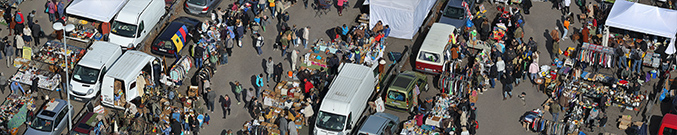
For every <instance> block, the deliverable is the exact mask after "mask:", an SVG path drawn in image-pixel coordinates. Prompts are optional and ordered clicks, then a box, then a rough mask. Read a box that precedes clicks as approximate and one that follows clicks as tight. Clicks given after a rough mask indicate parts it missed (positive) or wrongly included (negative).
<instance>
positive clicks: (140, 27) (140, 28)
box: [136, 21, 143, 37]
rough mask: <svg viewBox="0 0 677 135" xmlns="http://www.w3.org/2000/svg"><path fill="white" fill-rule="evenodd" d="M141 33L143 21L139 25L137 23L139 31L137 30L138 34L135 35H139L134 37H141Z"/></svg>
mask: <svg viewBox="0 0 677 135" xmlns="http://www.w3.org/2000/svg"><path fill="white" fill-rule="evenodd" d="M141 32H143V21H141V23H139V29H138V32H136V33H139V34H137V35H136V37H139V35H141Z"/></svg>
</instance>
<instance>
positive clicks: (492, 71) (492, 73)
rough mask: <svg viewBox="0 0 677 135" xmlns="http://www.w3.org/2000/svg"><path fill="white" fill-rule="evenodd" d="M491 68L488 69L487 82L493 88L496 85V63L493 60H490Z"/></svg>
mask: <svg viewBox="0 0 677 135" xmlns="http://www.w3.org/2000/svg"><path fill="white" fill-rule="evenodd" d="M490 64H491V68H490V69H489V83H490V84H491V88H494V86H496V77H497V76H498V68H497V67H496V64H494V63H493V62H490Z"/></svg>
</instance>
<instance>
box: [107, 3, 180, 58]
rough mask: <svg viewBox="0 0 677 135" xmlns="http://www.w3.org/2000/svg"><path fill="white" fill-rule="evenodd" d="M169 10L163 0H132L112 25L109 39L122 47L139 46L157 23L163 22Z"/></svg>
mask: <svg viewBox="0 0 677 135" xmlns="http://www.w3.org/2000/svg"><path fill="white" fill-rule="evenodd" d="M165 13H167V11H166V10H165V1H163V0H131V1H129V2H127V4H126V5H125V7H123V8H122V10H120V13H118V15H117V17H115V20H114V21H113V23H112V25H111V34H110V37H109V41H110V42H111V43H115V44H118V45H120V46H122V48H127V49H130V48H136V47H139V46H140V45H141V44H142V43H143V41H144V40H145V39H146V37H147V36H148V35H149V33H150V32H152V31H153V30H155V27H156V24H162V23H164V22H161V20H164V18H165V16H166V14H165Z"/></svg>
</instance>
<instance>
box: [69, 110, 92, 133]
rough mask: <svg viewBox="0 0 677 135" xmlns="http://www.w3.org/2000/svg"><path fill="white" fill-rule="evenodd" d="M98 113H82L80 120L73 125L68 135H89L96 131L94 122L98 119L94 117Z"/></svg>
mask: <svg viewBox="0 0 677 135" xmlns="http://www.w3.org/2000/svg"><path fill="white" fill-rule="evenodd" d="M97 115H99V114H97V113H93V112H87V114H85V115H83V116H82V118H81V119H80V121H78V123H76V124H75V125H73V130H71V133H70V135H90V134H92V133H95V132H97V131H96V129H95V128H96V124H98V123H99V121H98V120H97V119H96V116H97Z"/></svg>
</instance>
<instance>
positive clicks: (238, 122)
mask: <svg viewBox="0 0 677 135" xmlns="http://www.w3.org/2000/svg"><path fill="white" fill-rule="evenodd" d="M44 2H45V1H44V0H33V1H25V2H24V3H23V4H21V5H20V8H21V9H22V10H23V11H24V14H25V15H27V14H28V10H26V9H36V11H38V14H37V16H36V19H37V20H40V21H41V22H40V25H41V26H42V28H43V30H44V31H45V32H46V33H51V32H52V31H53V30H52V28H51V24H50V23H49V21H47V20H48V17H47V14H45V13H43V12H40V11H42V10H44V7H43V5H44ZM232 2H234V1H232V0H223V2H221V3H220V7H226V6H227V5H228V4H230V3H232ZM351 2H353V3H351V7H355V6H353V5H354V4H355V2H354V1H351ZM179 4H180V5H182V4H183V2H180V3H179ZM485 5H487V9H488V10H489V11H490V12H491V11H494V10H495V8H490V7H493V6H489V5H488V3H486V2H485ZM551 5H552V4H551V3H544V2H534V7H533V8H532V9H531V10H532V14H531V15H525V18H526V22H527V24H526V25H525V28H524V31H525V39H527V38H528V37H534V39H535V40H536V41H537V42H538V43H539V51H540V52H541V56H542V57H541V59H540V61H539V63H541V64H543V63H550V62H551V61H550V59H549V54H548V52H549V51H548V50H549V49H547V48H549V46H548V47H546V44H545V43H546V37H545V35H544V32H545V31H546V30H552V29H554V27H555V26H556V25H555V24H556V22H558V21H559V20H561V17H560V16H561V13H560V12H559V11H557V10H555V9H550V7H551ZM572 5H573V4H572ZM309 6H310V4H309ZM571 9H572V11H573V12H574V13H580V11H578V10H577V7H572V8H571ZM288 11H289V13H290V15H291V17H290V18H291V19H290V20H289V22H288V23H289V24H290V25H293V24H296V25H297V27H304V26H311V27H312V29H311V34H310V39H311V40H313V39H319V38H323V39H325V40H327V39H329V34H327V30H329V29H330V28H333V27H336V26H339V25H342V24H352V23H354V21H355V18H356V17H357V15H358V14H359V9H358V8H346V11H344V13H343V16H338V15H337V13H336V8H333V9H332V10H331V11H330V12H329V14H326V15H324V14H323V15H321V16H319V17H318V16H316V12H315V11H314V10H312V8H311V7H309V8H308V9H305V8H304V7H303V5H302V4H301V3H299V4H297V5H294V6H293V7H291V8H290V9H288ZM264 14H266V15H270V12H269V11H267V12H265V13H264ZM175 16H191V17H195V16H192V15H187V14H186V13H185V12H183V10H182V9H179V10H178V12H177V13H175ZM490 17H491V18H493V15H491V14H490ZM199 18H200V19H206V17H199ZM271 23H272V24H270V25H268V27H267V31H266V32H263V33H262V35H263V36H264V37H265V42H266V46H264V47H263V48H262V49H263V54H262V55H261V56H257V55H256V50H255V48H254V47H253V44H251V43H252V42H251V41H252V40H251V39H250V38H247V37H245V38H244V42H243V47H242V48H237V47H236V48H235V49H233V50H234V51H233V56H232V57H230V58H229V64H228V65H222V66H219V67H218V70H217V71H218V72H217V73H216V74H215V77H214V79H213V86H214V87H216V88H217V89H216V92H217V94H219V95H225V94H228V95H231V96H232V95H233V93H232V92H231V89H230V88H231V85H230V84H232V82H234V81H240V82H242V83H243V86H244V88H247V89H248V88H253V83H251V82H253V81H252V79H253V76H254V75H257V74H260V73H263V72H264V68H263V66H262V65H264V63H263V62H264V60H265V59H267V58H268V57H272V58H273V61H275V62H276V63H277V62H282V64H283V65H284V66H283V67H284V69H285V70H289V67H290V66H289V65H290V64H289V62H288V61H285V60H284V57H281V53H280V51H273V49H272V45H273V43H274V39H275V36H276V35H277V33H278V31H277V30H276V28H275V25H274V24H275V23H277V21H276V20H271ZM572 26H573V27H580V26H581V25H580V24H574V25H572ZM3 29H6V28H3ZM6 34H7V30H4V31H0V35H6ZM420 40H421V39H418V40H414V41H416V43H420V42H421V41H420ZM414 41H412V40H402V39H394V38H391V39H390V40H389V43H388V44H389V45H388V48H387V50H386V51H397V52H400V51H402V49H403V48H404V46H405V45H406V46H409V45H414V43H415V42H414ZM43 42H44V39H43ZM573 45H574V43H573V42H571V40H566V41H564V42H563V43H561V47H562V48H565V47H568V46H573ZM414 48H416V47H414ZM294 49H298V50H300V51H301V53H304V52H308V50H307V49H303V47H302V46H300V47H297V48H294ZM186 52H187V51H185V50H184V53H186ZM0 64H4V62H0ZM406 64H407V66H405V67H404V69H411V67H410V64H409V63H406ZM16 70H17V69H16V68H6V67H4V66H0V71H2V72H4V73H5V75H9V74H13V73H15V72H16ZM430 78H433V77H432V76H431V77H430ZM429 81H430V82H432V81H433V80H429ZM270 85H273V84H272V83H270ZM497 85H498V86H497V88H500V84H497ZM430 88H431V90H430V91H429V92H427V93H424V94H423V95H422V98H425V97H429V96H433V95H434V94H435V92H437V90H435V89H434V87H430ZM521 92H526V93H527V99H526V100H527V105H526V106H522V105H521V102H520V101H518V100H519V99H518V98H512V99H509V100H506V101H503V100H501V94H500V90H499V89H490V90H489V91H488V92H485V93H484V94H483V95H480V97H479V101H478V103H477V107H478V115H477V116H478V119H479V123H480V125H481V126H480V129H479V130H478V134H533V133H531V132H527V131H524V130H523V129H522V128H521V126H520V124H519V123H518V122H517V120H518V118H519V116H520V115H521V114H522V113H523V112H525V111H528V110H531V109H534V108H539V107H540V104H541V103H542V102H543V101H544V100H545V98H546V97H547V96H546V95H544V94H541V93H538V92H536V90H535V89H534V88H533V87H531V86H530V85H529V84H526V83H523V84H521V85H519V86H517V87H515V91H514V92H513V93H515V94H517V93H521ZM8 93H9V92H5V93H3V94H1V95H0V96H2V97H4V96H6V95H7V94H8ZM63 96H65V95H63ZM50 97H58V95H55V94H52V95H51V96H50ZM64 98H65V97H64ZM217 104H218V103H217ZM233 105H234V107H233V108H232V111H231V114H230V115H228V117H227V118H226V119H222V118H221V116H223V111H221V110H220V109H217V110H215V112H214V113H213V114H210V115H211V117H212V121H211V122H210V123H211V125H209V126H206V127H205V129H202V130H201V134H220V133H222V132H225V130H227V129H233V130H235V131H237V130H238V129H240V128H241V127H242V124H243V123H244V122H245V121H247V120H251V117H250V116H249V114H248V113H247V111H246V110H244V109H242V108H243V105H244V104H242V105H238V104H236V103H235V102H234V103H233ZM74 107H75V108H82V104H81V103H78V104H74ZM613 108H614V107H612V109H610V110H609V112H614V111H615V112H618V111H617V110H615V109H613ZM655 108H660V107H655ZM654 110H655V109H654ZM387 112H392V111H387ZM653 112H654V114H655V113H656V112H659V114H658V115H659V116H662V115H660V111H653ZM633 113H634V112H630V111H625V112H624V113H622V114H633ZM618 114H620V113H617V114H615V116H618ZM397 115H398V116H400V117H403V118H406V114H404V113H397ZM633 115H634V114H633ZM545 117H546V118H550V117H551V116H550V115H549V114H546V116H545ZM609 117H610V120H609V125H607V127H606V128H605V129H606V130H607V131H608V132H612V133H616V134H623V131H620V130H618V129H617V128H615V127H614V126H615V125H613V124H615V123H614V122H613V121H615V119H614V118H615V117H614V115H612V114H610V115H609ZM303 131H304V132H301V133H302V134H309V132H307V131H308V127H304V129H303ZM21 132H23V131H21Z"/></svg>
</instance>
